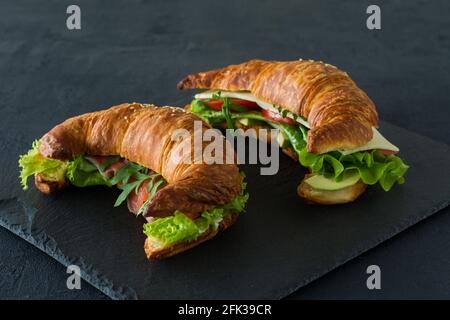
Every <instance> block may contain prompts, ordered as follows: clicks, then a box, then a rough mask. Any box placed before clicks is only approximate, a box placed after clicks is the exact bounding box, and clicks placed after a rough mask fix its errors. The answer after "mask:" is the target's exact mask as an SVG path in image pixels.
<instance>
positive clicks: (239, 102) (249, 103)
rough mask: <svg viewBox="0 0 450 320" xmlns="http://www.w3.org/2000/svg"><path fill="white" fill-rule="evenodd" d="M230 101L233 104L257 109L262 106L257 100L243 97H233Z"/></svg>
mask: <svg viewBox="0 0 450 320" xmlns="http://www.w3.org/2000/svg"><path fill="white" fill-rule="evenodd" d="M230 102H231V103H233V104H237V105H240V106H243V107H246V108H248V109H252V110H257V109H260V108H261V107H260V106H259V105H258V104H257V103H256V102H253V101H248V100H243V99H231V101H230Z"/></svg>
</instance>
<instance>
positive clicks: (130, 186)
mask: <svg viewBox="0 0 450 320" xmlns="http://www.w3.org/2000/svg"><path fill="white" fill-rule="evenodd" d="M141 183H142V181H139V180H137V181H134V182H130V183H127V184H124V185H122V186H119V187H118V188H119V189H120V190H122V192H121V193H120V194H119V197H118V198H117V200H116V202H115V203H114V207H118V206H120V205H121V204H122V203H123V202H124V201H125V200H126V199H127V197H128V195H129V194H130V193H131V192H132V191H133V190H135V189H136V188H138V187H139V185H140V184H141Z"/></svg>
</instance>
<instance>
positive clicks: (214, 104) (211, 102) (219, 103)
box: [205, 99, 223, 111]
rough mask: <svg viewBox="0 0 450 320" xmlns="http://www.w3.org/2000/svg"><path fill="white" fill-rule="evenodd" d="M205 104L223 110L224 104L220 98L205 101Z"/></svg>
mask: <svg viewBox="0 0 450 320" xmlns="http://www.w3.org/2000/svg"><path fill="white" fill-rule="evenodd" d="M205 104H206V105H207V106H208V107H210V108H211V109H214V110H217V111H222V105H223V101H222V100H219V99H211V100H209V101H208V102H205Z"/></svg>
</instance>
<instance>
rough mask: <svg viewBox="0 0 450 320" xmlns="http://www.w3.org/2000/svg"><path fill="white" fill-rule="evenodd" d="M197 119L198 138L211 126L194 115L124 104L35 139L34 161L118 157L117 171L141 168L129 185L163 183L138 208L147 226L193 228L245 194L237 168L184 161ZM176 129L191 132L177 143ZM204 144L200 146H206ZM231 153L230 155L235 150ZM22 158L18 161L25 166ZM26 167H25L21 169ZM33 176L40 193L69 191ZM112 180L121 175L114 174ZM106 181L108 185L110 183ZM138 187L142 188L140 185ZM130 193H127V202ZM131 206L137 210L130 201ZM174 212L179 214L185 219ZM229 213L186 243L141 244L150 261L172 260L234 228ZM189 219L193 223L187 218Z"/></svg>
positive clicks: (48, 179)
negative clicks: (204, 216)
mask: <svg viewBox="0 0 450 320" xmlns="http://www.w3.org/2000/svg"><path fill="white" fill-rule="evenodd" d="M195 121H197V122H198V123H200V128H201V131H202V132H203V130H206V129H209V128H210V126H209V125H208V124H207V123H206V122H204V121H202V120H201V119H200V118H199V117H197V116H195V115H194V114H192V113H188V112H186V111H185V110H183V109H180V108H175V107H156V106H154V105H147V104H139V103H130V104H129V103H125V104H121V105H118V106H114V107H112V108H110V109H107V110H103V111H98V112H93V113H87V114H83V115H80V116H77V117H73V118H70V119H68V120H66V121H64V122H63V123H61V124H59V125H57V126H55V127H54V128H53V129H52V130H50V131H49V132H48V133H46V134H45V135H44V136H43V137H42V138H41V139H40V143H39V149H38V151H39V157H44V159H45V160H48V159H51V160H60V161H61V163H66V162H67V161H73V159H76V158H77V157H79V156H83V155H84V156H85V158H86V159H89V160H91V158H95V159H99V161H100V160H101V162H102V161H105V159H108V156H117V155H118V156H120V158H121V159H122V161H121V162H117V164H119V167H120V166H123V163H125V162H127V163H133V164H137V166H138V167H139V166H142V167H145V171H141V172H139V173H138V174H137V175H136V176H133V177H132V178H131V179H138V178H136V177H139V176H142V174H143V172H145V173H146V174H147V175H149V177H150V176H152V174H153V173H159V174H160V176H161V177H162V179H161V180H164V184H162V187H160V188H159V189H158V190H157V192H156V193H155V194H154V195H153V196H152V197H151V200H150V199H149V201H147V202H148V203H146V206H145V210H143V215H144V217H146V218H148V219H149V220H150V221H153V220H155V218H156V220H155V221H156V222H157V223H159V224H162V222H161V221H166V223H175V222H176V221H182V222H183V223H184V224H187V225H188V226H192V225H191V222H189V221H191V220H192V221H194V222H195V221H197V220H196V219H199V218H200V219H201V218H202V213H204V212H207V213H208V212H213V210H214V209H215V208H221V207H223V206H224V205H227V204H228V203H230V201H232V200H233V199H236V198H237V197H239V196H240V195H242V194H243V189H242V176H241V174H240V172H239V170H238V167H237V165H236V164H235V163H231V164H220V163H213V164H207V162H206V161H204V160H205V159H203V160H201V161H197V162H195V161H184V160H194V158H192V157H193V156H192V154H191V153H192V152H191V151H193V147H194V145H193V143H194V139H192V137H193V135H194V130H195ZM180 128H182V129H184V130H186V132H188V133H189V134H188V135H187V136H186V135H184V136H177V137H176V139H174V138H173V137H172V134H173V133H174V132H175V131H176V130H178V129H180ZM219 137H221V138H222V139H221V140H220V141H215V142H216V143H219V144H221V145H222V146H223V147H225V148H228V149H227V151H229V149H230V148H231V147H230V146H229V144H228V143H227V141H226V139H225V138H224V137H222V136H219ZM201 143H202V147H203V148H205V147H206V145H207V144H208V143H209V142H207V141H202V142H201ZM231 152H233V154H234V151H233V150H232V149H231ZM91 156H93V157H91ZM194 157H195V155H194ZM24 159H25V158H22V157H21V161H22V162H23V163H24V162H25V161H24ZM91 161H92V160H91ZM108 161H110V160H108ZM19 162H20V161H19ZM23 163H22V165H21V166H22V168H23V167H24V166H25V164H23ZM112 167H113V166H111V168H112ZM108 170H109V169H108ZM112 170H113V169H112ZM110 171H111V170H110ZM113 171H114V170H113ZM119 172H120V171H119ZM35 173H36V174H35V183H36V186H37V187H38V189H40V190H41V191H43V192H45V193H52V192H55V191H58V190H60V189H62V188H64V187H65V186H67V185H68V183H67V179H64V178H62V179H61V178H59V179H54V178H52V177H51V176H50V175H49V174H46V173H47V172H45V171H44V172H35ZM103 173H104V172H103ZM116 174H117V175H118V172H116ZM144 179H146V176H145V175H144ZM149 180H150V179H149ZM105 181H106V182H105V184H107V182H108V181H110V180H105ZM129 181H133V180H129ZM129 181H128V183H130V182H129ZM131 183H132V182H131ZM119 187H120V186H119ZM122 188H123V187H122ZM141 189H145V188H144V186H142V188H141ZM137 191H138V190H137V189H136V192H137ZM139 191H140V189H139ZM133 194H134V193H133V192H132V193H131V194H130V197H131V195H133ZM136 194H137V196H136V195H133V196H134V197H135V198H136V197H139V194H138V193H136ZM146 195H148V193H146ZM141 202H143V201H141ZM130 207H131V208H136V206H135V205H134V206H133V205H131V206H130V203H129V208H130ZM138 207H139V206H138ZM132 211H136V210H135V209H133V210H132ZM222 211H223V210H222ZM134 213H136V212H134ZM178 213H182V216H179V214H178ZM229 213H230V214H229V215H228V214H227V215H226V217H225V216H224V217H223V218H220V219H219V220H220V221H219V222H218V225H216V226H210V227H209V228H207V230H204V231H203V230H202V233H201V234H198V235H194V239H192V238H190V239H189V241H178V242H177V243H170V245H162V244H161V243H159V242H158V241H157V240H155V239H153V238H151V237H149V238H147V240H146V244H145V250H146V252H147V256H148V257H149V258H164V257H167V256H171V255H173V254H176V253H178V252H181V251H184V250H186V249H188V248H190V247H192V246H195V245H197V244H198V243H200V242H202V241H205V240H206V239H209V238H211V237H213V236H214V235H215V234H216V233H217V232H218V231H219V230H222V229H225V228H226V227H228V226H229V225H230V224H232V223H233V222H234V221H235V220H236V218H237V216H238V215H237V213H239V212H229ZM174 214H176V215H178V217H177V219H178V220H176V221H175V220H174V219H173V220H169V219H171V218H173V217H174ZM186 217H189V219H190V220H186ZM230 217H232V218H230ZM164 219H166V220H164ZM183 219H184V220H183ZM174 221H175V222H174ZM216 222H217V221H216ZM180 223H181V222H180ZM181 227H183V226H181ZM181 227H180V228H181ZM168 230H170V228H169V229H168ZM164 232H167V230H165V231H164Z"/></svg>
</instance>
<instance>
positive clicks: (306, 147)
mask: <svg viewBox="0 0 450 320" xmlns="http://www.w3.org/2000/svg"><path fill="white" fill-rule="evenodd" d="M193 88H197V89H209V91H206V92H202V93H199V94H197V95H195V98H196V99H195V100H194V101H193V102H192V103H191V104H190V105H188V106H187V107H186V109H188V110H190V111H191V112H194V113H196V114H197V115H199V116H201V117H203V118H204V119H205V120H207V121H209V122H211V123H213V124H216V123H217V121H218V120H220V119H221V116H220V114H219V113H218V111H220V107H221V108H222V113H223V119H222V120H226V121H225V122H226V124H227V125H229V124H230V123H231V124H233V122H235V124H233V126H234V127H242V124H243V125H244V127H247V128H256V127H261V125H266V126H267V127H273V128H277V129H280V130H281V131H282V132H281V135H279V136H278V137H277V142H278V143H279V145H280V147H281V148H282V150H283V152H284V153H286V154H287V155H289V156H290V157H292V158H294V159H296V160H300V163H301V164H302V165H304V166H306V167H308V168H309V169H310V171H311V173H312V174H313V175H319V176H320V177H314V178H313V177H312V176H307V177H305V180H304V182H305V183H301V184H300V186H299V189H298V193H299V196H300V197H303V198H306V199H307V200H309V201H310V202H316V203H321V204H338V203H346V202H351V201H353V200H355V199H356V198H357V197H358V196H359V195H361V194H362V193H363V192H364V190H365V187H366V185H368V184H375V183H378V182H379V183H380V185H381V186H382V187H383V189H385V190H386V191H387V190H389V189H390V188H391V187H392V184H393V183H395V182H398V183H403V180H404V179H403V174H404V173H405V172H406V170H407V168H408V167H407V166H406V165H405V164H404V163H403V162H402V161H401V159H399V158H397V157H395V156H393V155H392V154H394V153H397V152H398V151H399V149H398V148H397V147H396V146H394V145H393V144H391V143H390V142H389V141H387V140H386V139H385V138H384V137H383V136H382V135H381V134H380V133H379V132H378V131H377V130H376V128H377V127H378V115H377V112H376V110H375V105H374V103H373V102H372V100H371V99H370V98H369V97H368V96H367V95H366V94H365V93H364V92H363V91H362V90H361V89H360V88H359V87H358V86H357V85H356V84H355V82H354V81H353V80H352V79H351V78H350V77H349V75H348V74H347V73H346V72H344V71H341V70H339V69H338V68H336V67H335V66H332V65H330V64H326V63H323V62H319V61H313V60H301V59H300V60H297V61H283V62H282V61H264V60H250V61H248V62H244V63H241V64H238V65H230V66H227V67H224V68H220V69H216V70H211V71H206V72H200V73H196V74H191V75H188V76H187V77H185V78H184V79H183V80H181V81H180V82H179V83H178V89H193ZM224 108H225V109H226V112H224ZM230 110H231V114H230ZM216 111H217V112H216ZM243 120H245V121H243ZM255 120H256V121H255ZM225 122H224V123H225ZM299 137H302V138H299ZM272 140H273V139H272ZM380 153H381V154H380ZM384 156H386V157H384ZM373 159H376V160H373ZM377 161H378V162H377ZM388 163H390V164H388ZM375 168H383V169H386V170H385V171H381V170H376V169H375ZM394 168H396V169H398V170H397V171H396V170H394ZM356 171H357V172H356ZM380 172H382V173H380ZM358 175H359V177H360V180H358V179H357V177H358ZM330 177H331V178H330ZM344 178H345V179H344ZM342 179H344V180H345V181H344V182H342Z"/></svg>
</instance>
